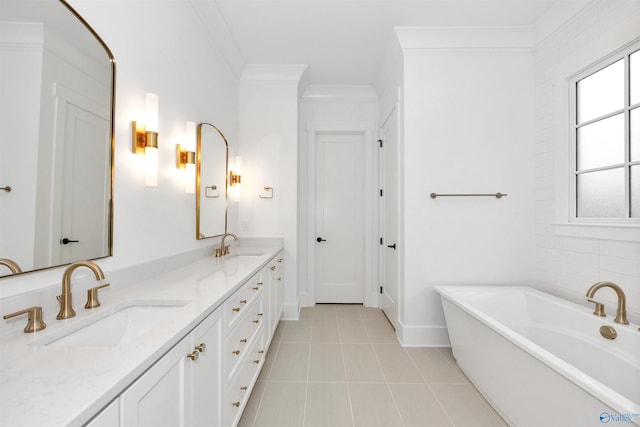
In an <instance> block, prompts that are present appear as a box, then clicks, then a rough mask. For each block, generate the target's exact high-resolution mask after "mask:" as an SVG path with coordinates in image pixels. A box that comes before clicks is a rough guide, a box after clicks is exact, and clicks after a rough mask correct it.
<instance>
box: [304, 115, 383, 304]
mask: <svg viewBox="0 0 640 427" xmlns="http://www.w3.org/2000/svg"><path fill="white" fill-rule="evenodd" d="M374 129H375V123H373V122H367V121H344V122H342V121H339V122H309V123H308V124H307V154H308V156H307V185H306V199H307V201H306V203H307V216H308V226H307V227H306V231H305V233H306V235H305V240H306V248H307V267H308V268H307V287H306V292H303V293H302V295H301V303H302V305H304V306H312V305H314V304H315V301H316V297H315V285H316V283H315V277H316V265H315V250H316V240H315V239H316V224H315V214H314V213H315V211H316V201H315V200H316V153H315V144H316V136H317V135H318V134H336V135H339V134H342V133H352V134H360V135H363V139H364V147H363V152H364V159H363V160H364V162H363V182H364V183H365V194H364V195H363V212H364V248H365V251H364V254H363V261H364V271H363V280H364V305H365V306H367V307H378V305H379V295H378V293H377V292H376V289H377V283H378V281H379V280H378V259H377V245H376V243H377V239H378V237H377V235H378V220H379V218H378V217H379V212H378V200H377V197H375V194H376V192H377V189H378V188H379V183H378V179H379V172H378V159H377V156H378V153H377V150H375V144H376V143H377V140H375V139H374Z"/></svg>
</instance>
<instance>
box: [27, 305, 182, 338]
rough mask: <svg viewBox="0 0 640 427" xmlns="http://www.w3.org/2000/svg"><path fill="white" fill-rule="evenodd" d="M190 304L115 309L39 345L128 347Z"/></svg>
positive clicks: (75, 325)
mask: <svg viewBox="0 0 640 427" xmlns="http://www.w3.org/2000/svg"><path fill="white" fill-rule="evenodd" d="M187 302H188V301H173V300H171V301H167V300H142V301H129V302H125V303H122V304H118V305H116V306H114V307H113V308H112V309H111V310H109V311H105V312H104V313H100V314H95V315H93V316H90V317H89V318H87V319H85V321H80V322H78V323H76V324H73V325H70V326H69V327H66V328H64V329H62V330H60V331H58V332H55V333H53V334H51V335H48V336H46V337H44V338H43V339H42V340H41V341H39V342H38V344H40V345H48V346H61V347H115V346H120V345H126V344H129V343H131V342H132V341H134V340H135V339H136V338H138V337H140V336H141V335H143V334H145V333H146V332H148V331H149V330H151V329H152V328H153V327H154V326H156V325H157V324H158V323H160V322H162V321H163V320H165V319H166V318H167V316H169V315H171V314H172V313H173V312H175V311H177V310H178V309H180V308H182V307H183V306H185V305H186V304H187Z"/></svg>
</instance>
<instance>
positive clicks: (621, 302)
mask: <svg viewBox="0 0 640 427" xmlns="http://www.w3.org/2000/svg"><path fill="white" fill-rule="evenodd" d="M600 288H611V289H613V290H614V291H615V292H616V295H617V296H618V309H617V311H616V318H615V319H614V320H613V321H614V322H616V323H620V324H622V325H628V324H629V321H628V320H627V298H626V297H625V295H624V292H623V291H622V288H620V286H618V285H616V284H615V283H611V282H598V283H596V284H594V285H593V286H591V287H590V288H589V290H588V291H587V298H588V301H589V302H592V303H595V305H596V311H594V312H593V314H595V315H598V316H604V305H603V304H602V303H600V302H597V301H593V299H592V298H593V296H594V295H595V294H596V292H597V291H598V290H599V289H600Z"/></svg>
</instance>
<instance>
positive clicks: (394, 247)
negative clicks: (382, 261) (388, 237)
mask: <svg viewBox="0 0 640 427" xmlns="http://www.w3.org/2000/svg"><path fill="white" fill-rule="evenodd" d="M387 247H388V248H391V249H393V250H394V251H395V250H396V244H395V243H394V244H393V245H387Z"/></svg>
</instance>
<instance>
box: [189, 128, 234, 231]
mask: <svg viewBox="0 0 640 427" xmlns="http://www.w3.org/2000/svg"><path fill="white" fill-rule="evenodd" d="M208 128H211V129H210V131H212V132H217V134H218V135H219V136H220V138H221V139H217V141H219V142H224V168H223V170H215V165H211V164H208V162H206V160H207V159H206V158H205V159H203V148H205V150H206V147H204V146H203V145H204V144H206V142H207V141H206V140H205V138H204V135H203V133H204V131H205V129H208ZM214 135H215V133H214ZM213 142H216V141H213ZM214 148H215V147H211V149H214ZM196 150H197V151H196V239H197V240H202V239H208V238H211V237H217V236H221V235H223V234H225V233H226V232H227V186H228V182H227V178H228V174H227V171H228V168H229V143H228V142H227V138H226V137H225V136H224V134H223V133H222V131H221V130H220V129H218V128H217V127H216V126H214V125H212V124H211V123H199V124H198V145H197V148H196ZM206 151H208V150H206ZM205 157H206V156H205ZM203 163H205V165H204V167H203ZM219 169H220V168H219ZM203 181H204V182H203ZM221 186H224V188H220V187H221ZM223 195H224V197H222V196H223ZM220 207H222V208H223V210H224V214H223V216H224V217H223V218H220V217H218V218H216V216H218V214H217V212H219V211H220ZM207 210H209V212H206V211H207ZM209 214H213V216H214V217H213V218H209V217H208V216H207V215H209ZM220 222H221V224H220ZM220 225H221V226H222V228H219V227H220ZM212 229H214V230H216V231H214V232H211V233H209V234H207V230H212Z"/></svg>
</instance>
